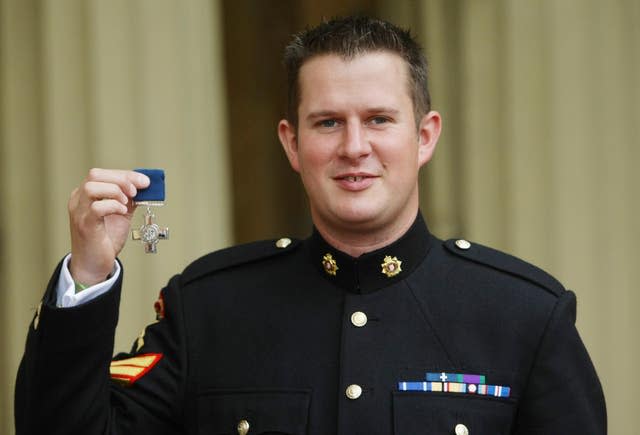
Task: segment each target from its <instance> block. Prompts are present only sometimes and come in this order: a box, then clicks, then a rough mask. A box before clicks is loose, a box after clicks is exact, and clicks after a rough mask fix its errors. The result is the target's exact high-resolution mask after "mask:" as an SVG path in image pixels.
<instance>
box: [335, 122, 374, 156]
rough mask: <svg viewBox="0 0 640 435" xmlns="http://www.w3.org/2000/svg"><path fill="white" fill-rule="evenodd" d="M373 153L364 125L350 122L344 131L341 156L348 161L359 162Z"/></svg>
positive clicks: (340, 150)
mask: <svg viewBox="0 0 640 435" xmlns="http://www.w3.org/2000/svg"><path fill="white" fill-rule="evenodd" d="M370 153H371V144H370V143H369V140H368V138H367V135H366V132H365V130H364V128H363V125H362V124H361V123H360V122H357V121H350V122H348V123H347V126H346V128H345V129H344V137H343V138H342V143H341V144H340V149H339V155H340V156H341V157H344V158H346V159H350V160H358V159H360V158H362V157H366V156H367V155H369V154H370Z"/></svg>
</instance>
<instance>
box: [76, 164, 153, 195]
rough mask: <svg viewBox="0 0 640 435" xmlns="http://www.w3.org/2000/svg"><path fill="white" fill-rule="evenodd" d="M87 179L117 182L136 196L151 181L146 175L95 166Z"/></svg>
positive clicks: (127, 193) (126, 191) (125, 190)
mask: <svg viewBox="0 0 640 435" xmlns="http://www.w3.org/2000/svg"><path fill="white" fill-rule="evenodd" d="M87 180H88V181H99V182H105V183H113V184H117V185H118V186H120V188H121V189H122V191H123V192H124V193H125V194H126V195H127V196H129V197H134V196H135V195H136V193H137V192H138V189H142V188H145V187H147V186H149V183H150V180H149V177H147V176H146V175H144V174H141V173H139V172H136V171H128V170H122V169H100V168H93V169H91V170H89V174H88V175H87Z"/></svg>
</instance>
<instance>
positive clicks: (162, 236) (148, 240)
mask: <svg viewBox="0 0 640 435" xmlns="http://www.w3.org/2000/svg"><path fill="white" fill-rule="evenodd" d="M135 171H136V172H140V173H142V174H145V175H146V176H147V177H149V181H150V183H149V186H148V187H147V188H146V189H140V190H139V191H138V192H137V195H136V196H135V197H134V198H133V202H134V204H136V205H145V206H147V211H146V213H145V214H144V225H142V226H141V227H140V229H138V230H133V231H132V232H131V237H132V238H133V240H141V241H142V243H144V252H146V253H147V254H155V253H156V252H158V249H157V245H158V241H160V240H166V239H168V238H169V228H160V227H159V226H158V225H157V224H155V223H154V222H153V219H154V218H155V217H156V216H155V215H154V214H153V213H152V212H151V207H159V206H162V205H164V170H163V169H135Z"/></svg>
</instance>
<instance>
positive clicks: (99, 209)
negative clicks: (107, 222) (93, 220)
mask: <svg viewBox="0 0 640 435" xmlns="http://www.w3.org/2000/svg"><path fill="white" fill-rule="evenodd" d="M128 211H129V210H128V208H127V206H126V205H123V204H122V203H121V202H119V201H116V200H115V199H103V200H101V201H94V202H92V203H91V212H92V213H93V214H94V215H95V217H97V218H104V217H105V216H109V215H112V214H119V215H126V214H127V213H128Z"/></svg>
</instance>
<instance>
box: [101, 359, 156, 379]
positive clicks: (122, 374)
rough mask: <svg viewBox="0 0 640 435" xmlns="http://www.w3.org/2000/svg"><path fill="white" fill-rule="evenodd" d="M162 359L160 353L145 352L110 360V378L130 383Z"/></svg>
mask: <svg viewBox="0 0 640 435" xmlns="http://www.w3.org/2000/svg"><path fill="white" fill-rule="evenodd" d="M161 359H162V354H161V353H147V354H142V355H136V356H134V357H132V358H127V359H121V360H116V361H111V365H110V366H109V373H110V375H111V379H113V380H114V381H118V382H120V383H123V384H125V385H132V384H133V383H134V382H136V381H137V380H138V379H140V378H141V377H143V376H144V375H146V374H147V373H148V372H149V370H151V369H152V368H153V367H154V366H155V365H156V364H157V363H158V361H160V360H161Z"/></svg>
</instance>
